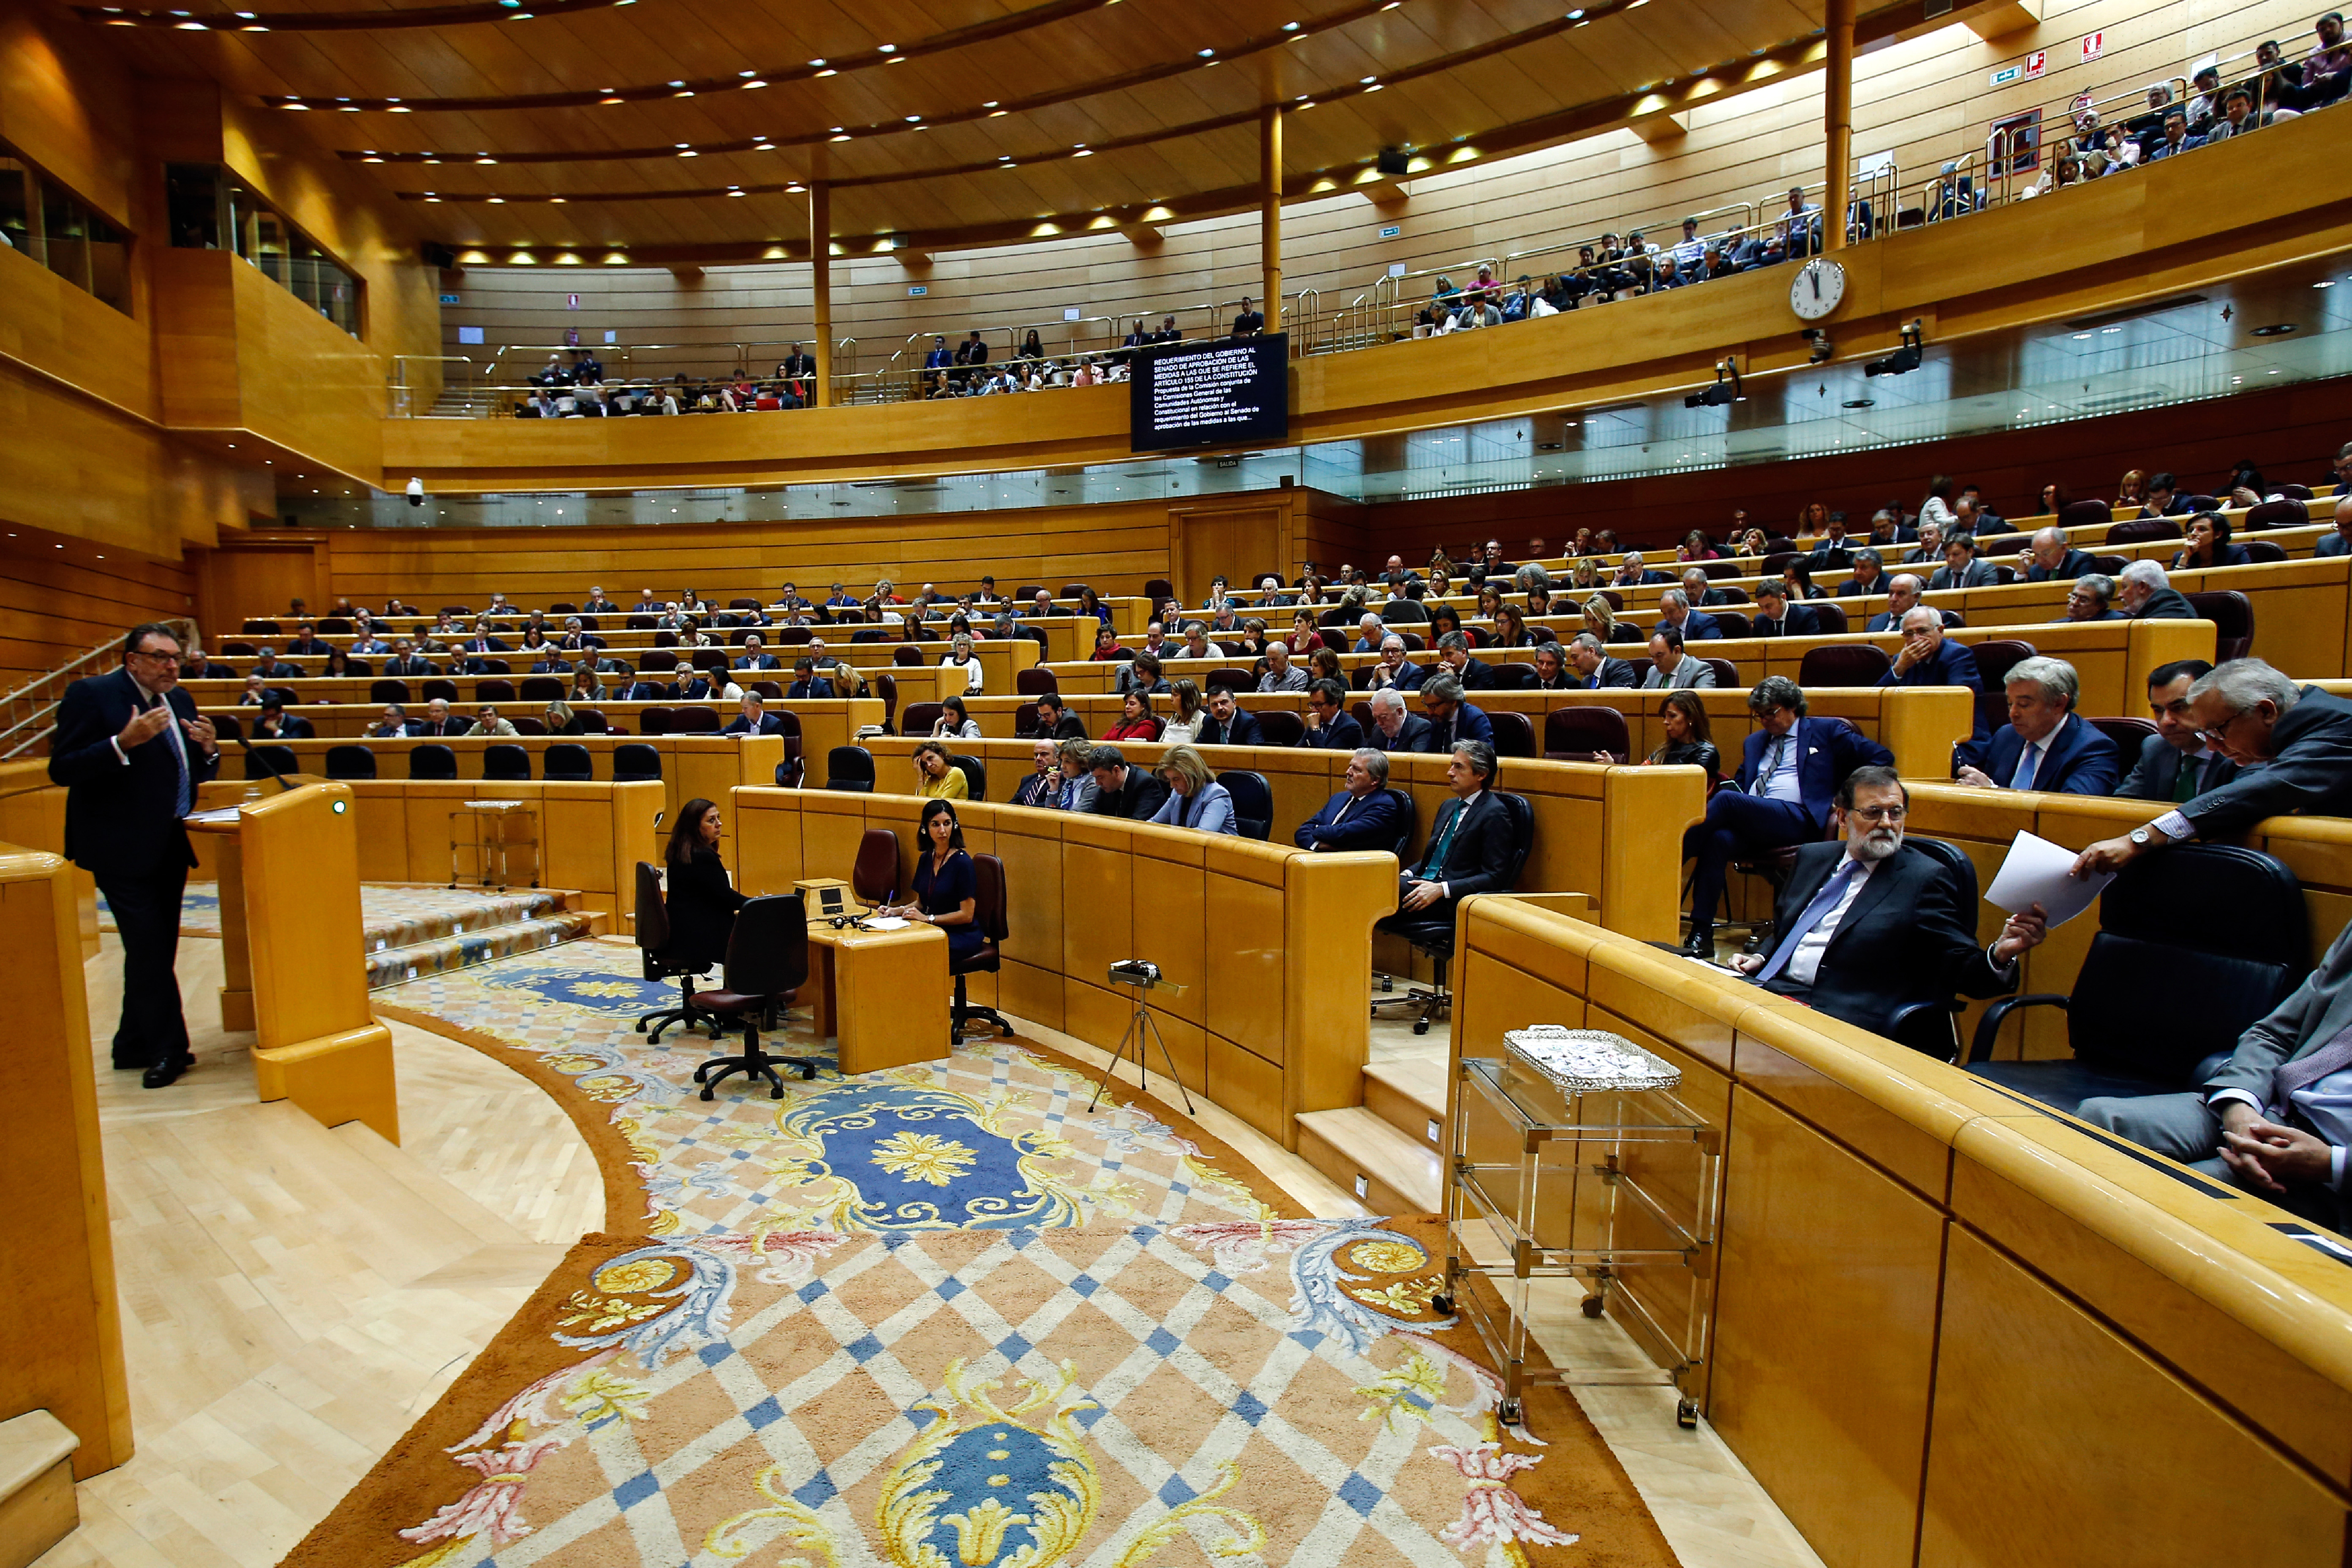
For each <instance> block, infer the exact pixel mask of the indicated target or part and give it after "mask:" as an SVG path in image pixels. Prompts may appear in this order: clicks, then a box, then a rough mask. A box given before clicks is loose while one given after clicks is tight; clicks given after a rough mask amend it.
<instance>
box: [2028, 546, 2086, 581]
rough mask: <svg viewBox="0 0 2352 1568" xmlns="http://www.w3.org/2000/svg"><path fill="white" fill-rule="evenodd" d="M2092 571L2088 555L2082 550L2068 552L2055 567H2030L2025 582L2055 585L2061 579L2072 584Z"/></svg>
mask: <svg viewBox="0 0 2352 1568" xmlns="http://www.w3.org/2000/svg"><path fill="white" fill-rule="evenodd" d="M2091 570H2092V562H2091V558H2090V556H2089V555H2088V554H2086V553H2084V552H2083V551H2080V550H2072V549H2070V550H2068V551H2067V552H2066V553H2065V556H2064V557H2063V559H2062V560H2060V562H2059V563H2058V564H2057V565H2055V566H2028V567H2027V568H2026V569H2025V580H2026V581H2027V582H2029V583H2054V582H2056V581H2058V580H2059V579H2061V578H2063V579H2065V580H2066V581H2067V582H2069V583H2071V582H2073V581H2074V579H2075V578H2077V577H2080V576H2083V575H2084V574H2086V573H2088V572H2090V571H2091Z"/></svg>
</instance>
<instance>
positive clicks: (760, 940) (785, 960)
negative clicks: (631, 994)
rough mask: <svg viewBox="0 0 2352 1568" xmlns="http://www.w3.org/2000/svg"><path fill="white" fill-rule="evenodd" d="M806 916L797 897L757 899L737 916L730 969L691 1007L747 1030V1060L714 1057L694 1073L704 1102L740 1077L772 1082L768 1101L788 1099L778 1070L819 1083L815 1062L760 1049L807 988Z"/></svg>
mask: <svg viewBox="0 0 2352 1568" xmlns="http://www.w3.org/2000/svg"><path fill="white" fill-rule="evenodd" d="M808 969H809V956H808V911H807V907H806V906H805V905H803V903H802V902H801V896H800V895H799V894H798V893H784V894H782V895H777V896H772V897H769V898H764V899H753V900H751V901H750V902H749V903H747V904H745V905H744V906H743V907H742V908H741V909H740V910H736V911H735V931H734V934H732V935H731V936H730V937H729V938H728V939H727V963H726V968H725V970H724V972H723V973H722V975H721V978H720V980H719V987H718V989H717V990H714V991H697V992H695V993H694V994H692V997H691V998H690V1005H693V1006H694V1007H696V1008H698V1009H699V1010H700V1011H702V1012H704V1013H707V1014H709V1015H710V1016H713V1017H714V1018H717V1019H719V1020H722V1024H721V1026H722V1028H723V1027H724V1021H727V1020H731V1021H733V1022H735V1023H739V1024H740V1025H741V1026H742V1027H743V1054H742V1055H741V1056H738V1057H713V1058H710V1059H709V1061H707V1062H704V1063H703V1064H702V1065H701V1066H700V1067H698V1068H695V1069H694V1081H695V1082H697V1083H698V1084H700V1085H701V1086H702V1098H703V1099H705V1100H709V1099H712V1098H714V1096H715V1093H716V1091H717V1089H718V1088H719V1083H720V1081H721V1080H722V1079H727V1078H729V1077H731V1076H732V1075H734V1074H736V1073H739V1072H740V1073H741V1074H743V1075H744V1076H745V1077H746V1078H763V1079H767V1080H768V1098H769V1099H770V1100H782V1099H783V1098H784V1080H783V1079H781V1078H779V1077H778V1076H777V1075H776V1068H778V1067H779V1066H783V1067H795V1068H800V1070H801V1077H803V1078H804V1079H812V1078H814V1077H816V1069H817V1068H818V1066H819V1065H820V1064H819V1063H818V1062H817V1060H816V1058H814V1057H772V1056H769V1055H768V1054H767V1053H766V1052H764V1051H762V1050H761V1049H760V1029H761V1026H762V1024H765V1025H766V1026H767V1027H769V1028H770V1029H773V1028H775V1027H776V1026H777V1023H776V1021H775V1015H776V1014H777V1012H778V1011H779V1010H780V1009H782V1008H784V1007H788V1006H790V1005H792V1002H793V997H794V996H795V995H796V994H798V993H799V991H800V988H801V987H802V986H803V985H805V984H808Z"/></svg>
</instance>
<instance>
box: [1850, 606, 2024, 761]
mask: <svg viewBox="0 0 2352 1568" xmlns="http://www.w3.org/2000/svg"><path fill="white" fill-rule="evenodd" d="M1878 684H1879V685H1881V686H1965V687H1967V688H1968V689H1969V693H1970V698H1971V700H1972V701H1973V702H1974V704H1975V706H1976V715H1977V718H1976V729H1975V731H1974V735H1973V738H1974V739H1976V740H1982V739H1984V737H1985V736H1987V735H1989V734H1990V733H1991V732H1992V730H1993V726H1994V725H1996V724H1998V723H1999V722H2000V702H1999V700H1993V701H1991V702H1990V703H1989V702H1988V701H1987V700H1986V695H1985V689H1984V676H1983V674H1982V673H1981V672H1980V671H1979V670H1978V668H1977V656H1976V655H1975V654H1974V653H1972V652H1970V651H1969V649H1967V648H1965V647H1961V646H1960V645H1959V644H1958V643H1956V642H1954V641H1952V639H1951V638H1949V637H1946V636H1945V635H1944V617H1943V616H1942V615H1941V614H1940V613H1938V612H1937V611H1936V610H1933V609H1930V608H1928V607H1927V605H1913V606H1912V607H1911V608H1910V609H1908V610H1906V611H1905V612H1904V614H1903V646H1902V647H1898V648H1896V649H1895V663H1894V664H1893V665H1892V666H1891V667H1889V668H1888V669H1887V671H1886V673H1885V674H1884V675H1882V676H1880V677H1879V678H1878Z"/></svg>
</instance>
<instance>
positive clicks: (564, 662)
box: [530, 658, 572, 675]
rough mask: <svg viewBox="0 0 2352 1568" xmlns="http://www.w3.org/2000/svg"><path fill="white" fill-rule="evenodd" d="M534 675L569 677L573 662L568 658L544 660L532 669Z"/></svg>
mask: <svg viewBox="0 0 2352 1568" xmlns="http://www.w3.org/2000/svg"><path fill="white" fill-rule="evenodd" d="M530 672H531V673H532V674H533V675H569V674H571V673H572V661H571V660H570V659H568V658H542V659H541V660H540V661H539V662H538V663H536V664H534V665H532V666H531V667H530Z"/></svg>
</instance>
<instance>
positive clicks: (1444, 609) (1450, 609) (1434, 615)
mask: <svg viewBox="0 0 2352 1568" xmlns="http://www.w3.org/2000/svg"><path fill="white" fill-rule="evenodd" d="M1461 629H1462V617H1461V616H1459V615H1458V614H1456V613H1455V612H1454V606H1453V605H1438V606H1437V608H1435V609H1433V610H1432V611H1430V612H1429V642H1430V646H1431V647H1435V646H1436V645H1437V639H1438V638H1440V637H1444V635H1445V634H1446V633H1448V632H1458V631H1460V630H1461Z"/></svg>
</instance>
